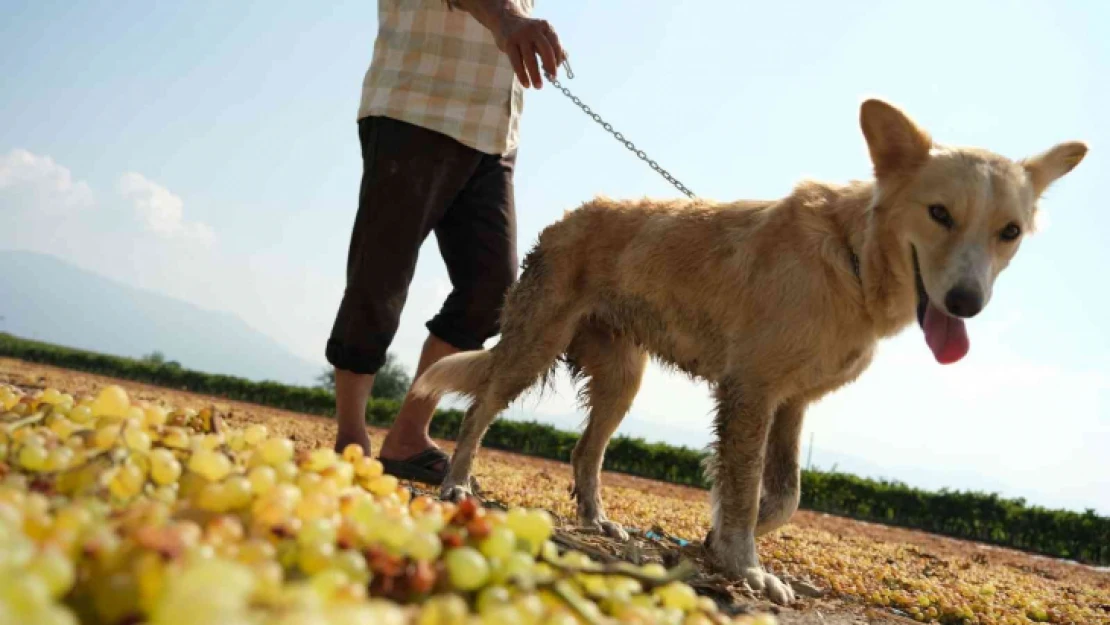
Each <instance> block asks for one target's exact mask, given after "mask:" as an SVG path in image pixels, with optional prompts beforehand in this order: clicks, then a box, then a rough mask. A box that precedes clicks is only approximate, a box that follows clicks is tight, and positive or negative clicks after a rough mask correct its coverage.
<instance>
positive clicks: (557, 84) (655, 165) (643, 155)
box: [547, 60, 694, 198]
mask: <svg viewBox="0 0 1110 625" xmlns="http://www.w3.org/2000/svg"><path fill="white" fill-rule="evenodd" d="M563 65H564V67H566V70H567V78H574V72H573V71H571V69H570V63H569V62H568V61H566V60H564V61H563ZM547 80H548V82H550V83H551V84H552V85H554V86H555V88H556V89H558V90H559V91H562V92H563V95H565V96H567V97H568V98H570V100H571V102H574V103H575V104H577V105H578V107H579V108H581V109H582V110H583V111H584V112H585V113H586V115H589V116H590V117H591V118H592V119H593V120H594V121H595V122H597V123H598V124H600V125H601V127H602V128H604V129H605V130H608V131H609V133H610V134H612V135H613V137H615V138H616V139H617V141H620V142H621V143H622V144H624V147H626V148H628V150H629V151H631V152H632V153H633V154H635V155H636V156H638V157H640V160H642V161H644V162H645V163H647V164H648V166H650V167H651V168H652V169H654V170H655V172H656V173H658V174H659V175H660V176H663V178H665V179H666V180H667V182H669V183H671V184H673V185H674V186H675V187H676V188H677V189H678V190H679V191H681V192H682V193H684V194H686V197H689V198H693V197H694V192H693V191H691V190H690V189H688V188H687V187H686V185H684V184H682V183H681V182H679V181H678V179H676V178H675V177H674V176H672V175H671V174H670V172H668V171H667V170H665V169H663V168H662V167H660V166H659V164H658V163H656V162H655V161H654V160H652V159H651V158H649V157H648V155H647V153H646V152H644V151H643V150H641V149H639V148H637V147H636V145H635V144H634V143H632V142H631V141H629V140H628V139H625V138H624V135H623V134H621V133H620V132H617V131H616V130H614V129H613V125H612V124H610V123H609V122H607V121H605V120H604V119H602V118H601V116H600V115H598V114H597V113H595V112H593V110H592V109H591V108H590V107H589V106H586V104H585V103H584V102H583V101H582V100H580V99H579V98H578V96H576V95H574V94H573V93H571V92H570V90H569V89H567V88H566V87H564V86H563V84H562V83H560V82H559V80H558V79H557V78H555V77H554V76H552V75H550V74H548V76H547Z"/></svg>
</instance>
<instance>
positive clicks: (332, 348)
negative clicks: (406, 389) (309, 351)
mask: <svg viewBox="0 0 1110 625" xmlns="http://www.w3.org/2000/svg"><path fill="white" fill-rule="evenodd" d="M325 356H326V357H327V359H328V362H329V363H331V365H332V366H333V367H335V368H336V369H342V370H344V371H350V372H351V373H358V374H363V375H373V374H375V373H377V372H378V370H379V369H381V368H382V365H384V364H385V354H384V353H382V352H378V351H369V350H365V349H359V348H357V347H352V346H350V345H343V344H342V343H340V342H339V341H337V340H335V339H328V346H327V349H326V350H325Z"/></svg>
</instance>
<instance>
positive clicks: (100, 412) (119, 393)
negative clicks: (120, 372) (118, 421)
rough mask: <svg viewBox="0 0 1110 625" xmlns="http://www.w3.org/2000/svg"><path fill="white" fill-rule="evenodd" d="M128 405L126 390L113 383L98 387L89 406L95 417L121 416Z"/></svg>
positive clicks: (129, 402) (124, 414)
mask: <svg viewBox="0 0 1110 625" xmlns="http://www.w3.org/2000/svg"><path fill="white" fill-rule="evenodd" d="M130 407H131V401H130V400H129V399H128V398H127V391H125V390H123V389H122V388H120V387H119V386H117V385H115V384H110V385H108V386H105V387H104V388H102V389H100V392H99V393H97V395H96V399H94V400H93V402H92V405H91V406H90V408H92V413H93V416H96V417H103V416H114V417H123V416H126V415H127V410H128V409H129V408H130Z"/></svg>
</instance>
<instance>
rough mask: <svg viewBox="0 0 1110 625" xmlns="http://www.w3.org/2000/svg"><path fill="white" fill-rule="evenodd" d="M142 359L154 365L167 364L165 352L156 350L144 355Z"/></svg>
mask: <svg viewBox="0 0 1110 625" xmlns="http://www.w3.org/2000/svg"><path fill="white" fill-rule="evenodd" d="M142 361H143V362H146V363H150V364H152V365H161V364H165V362H166V355H165V354H163V353H162V352H160V351H157V350H155V351H153V352H150V353H149V354H147V355H146V356H143V358H142Z"/></svg>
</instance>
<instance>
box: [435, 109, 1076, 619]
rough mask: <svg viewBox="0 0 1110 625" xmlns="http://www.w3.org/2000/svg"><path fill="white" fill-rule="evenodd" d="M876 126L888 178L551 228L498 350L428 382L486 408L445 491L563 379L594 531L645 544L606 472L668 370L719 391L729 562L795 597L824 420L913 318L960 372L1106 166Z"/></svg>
mask: <svg viewBox="0 0 1110 625" xmlns="http://www.w3.org/2000/svg"><path fill="white" fill-rule="evenodd" d="M859 110H860V113H859V124H860V127H861V129H862V134H863V138H864V140H865V142H866V145H867V148H868V151H869V153H870V159H871V165H872V166H873V179H872V180H869V181H852V182H849V183H846V184H827V183H821V182H814V181H804V182H801V183H800V184H798V185H797V186H796V187H795V188H794V189H793V190H792V192H791V193H790V194H789V195H788V196H786V197H784V198H782V199H779V200H774V201H738V202H730V203H718V202H710V201H706V200H697V199H694V200H672V201H653V200H647V199H644V200H638V201H614V200H609V199H604V198H599V199H595V200H593V201H591V202H588V203H586V204H583V205H582V206H580V207H579V208H578V209H576V210H573V211H570V212H568V213H566V214H565V215H564V217H563V218H562V219H560V220H559V221H556V222H555V223H553V224H551V225H549V226H548V227H546V228H545V229H544V230H543V231H542V232H541V233H540V235H539V239H538V242H537V243H536V245H535V246H534V247H533V248H532V249H531V251H529V253H528V254H527V255H526V257H525V259H524V262H523V267H522V272H521V276H520V279H519V280H518V281H517V282H516V283H515V284H514V286H513V287H512V288H511V289H510V290H509V291H508V293H507V294H506V297H505V301H504V306H503V310H502V314H501V327H500V329H501V337H500V340H499V341H498V342H497V344H496V345H495V346H493V347H492V348H490V349H489V350H475V351H466V352H460V353H457V354H454V355H452V356H448V357H446V358H444V359H442V360H440V361H439V362H437V363H436V364H435V365H433V366H432V367H430V368H429V369H428V370H427V371H426V372H425V373H424V374H423V375H422V376H420V377H419V379H418V380H417V381H416V384H415V386H414V393H415V394H416V395H417V396H418V397H423V398H439V397H442V396H443V395H444V394H446V393H458V394H461V395H464V396H468V397H469V398H470V399H471V402H472V403H471V404H470V407H469V408H468V410H467V412H466V416H465V418H464V420H463V422H462V425H461V427H460V432H459V437H458V443H457V447H456V450H455V453H454V455H453V456H452V458H451V463H450V469H449V471H448V475H447V477H446V479H445V480H444V481H443V484H442V486H441V493H440V494H441V496H442V497H443V498H445V499H449V500H455V501H457V500H460V499H462V498H464V497H468V496H470V491H469V490H468V488H467V486H466V485H467V484H469V483H470V482H469V477H470V472H471V465H472V463H473V461H474V456H475V454H476V452H477V449H478V447H479V445H480V443H481V440H482V437H483V435H484V434H485V432H486V430H487V428H488V427H489V425H490V423H491V422H492V421H493V419H494V418H495V417H496V416H497V414H498V413H499V412H501V411H502V410H503V409H505V408H506V407H507V406H508V405H509V404H510V403H511V402H512V401H513V400H514V399H515V398H517V397H518V396H519V395H520V394H521V393H522V392H524V391H525V390H527V389H529V388H530V387H532V386H533V385H535V384H536V383H537V382H541V381H548V380H549V379H550V378H549V376H550V375H552V373H553V371H554V370H555V368H557V367H558V366H559V365H560V364H561V363H562V364H565V365H566V366H567V367H568V368H569V369H570V371H571V372H572V374H573V375H575V376H576V377H577V378H578V379H579V380H581V381H583V382H584V386H583V387H582V396H583V400H584V403H586V404H587V406H588V408H589V417H588V422H587V425H586V428H585V430H584V432H583V433H582V436H581V438H580V440H579V441H578V443H577V444H576V446H575V448H574V451H573V453H572V456H571V464H572V465H573V471H574V486H573V489H572V496H573V497H575V498H576V499H577V513H578V520H579V522H580V523H582V524H583V525H586V526H592V527H596V528H598V529H600V530H602V531H604V532H606V533H607V534H610V535H612V536H614V537H619V538H627V533H626V532H625V531H624V530H623V528H621V527H620V526H619V525H618V524H616V523H614V522H612V521H610V520H609V519H607V518H606V516H605V512H604V508H603V504H602V500H601V496H600V494H599V480H600V472H601V466H602V459H603V456H604V452H605V448H606V446H607V444H608V442H609V439H610V437H611V436H612V434H613V432H614V431H615V430H616V429H617V426H618V425H619V424H620V422H621V420H622V419H623V417H624V415H625V413H627V412H628V410H629V407H630V406H631V404H632V401H633V399H634V397H635V396H636V393H637V391H638V390H639V386H640V382H641V379H642V376H643V372H644V369H645V367H646V365H647V363H648V359H649V358H652V357H654V358H655V359H657V361H659V362H660V363H663V364H665V365H668V366H671V367H674V368H676V369H677V370H679V371H682V372H685V373H686V374H688V375H690V376H692V377H694V378H695V379H704V380H705V381H707V383H708V384H709V386H710V388H711V390H712V393H713V395H714V399H715V403H716V415H715V419H714V431H715V441H714V443H713V444H712V447H711V451H712V453H711V454H710V456H709V458H708V459H707V462H706V473H707V477H708V478H709V480H710V483H711V491H710V496H711V501H712V504H713V508H712V509H713V516H712V529H711V530H710V533H709V536H708V537H707V540H706V547H707V549H708V551H709V554H710V556H711V562H712V563H713V564H714V565H715V566H716V567H718V568H719V569H720V570H721V571H722V572H724V573H726V574H728V575H730V576H733V577H735V578H738V579H743V580H746V581H747V582H748V583H749V584H750V585H751V586H752V587H753V588H754V589H756V590H762V591H763V592H764V594H765V595H766V596H767V597H768V598H769V599H770V600H772V601H773V602H775V603H778V604H787V603H790V602H793V600H794V592H793V589H792V588H791V587H790V586H789V585H788V584H785V583H783V582H782V581H781V580H780V579H778V578H777V577H775V576H774V575H772V574H771V573H768V572H767V571H765V570H764V568H763V567H762V565H761V564H760V560H759V557H758V554H757V553H756V537H757V536H760V535H762V534H765V533H767V532H770V531H772V530H774V529H776V528H778V527H780V526H782V525H783V524H785V523H786V522H787V521H788V520H789V519H790V518H791V516H792V515H793V514H794V512H795V511H796V510H797V507H798V501H799V495H800V492H799V491H800V467H799V462H798V456H799V451H800V434H801V429H802V420H803V417H804V415H805V411H806V408H807V406H809V405H810V404H812V403H813V402H815V401H816V400H818V399H820V398H821V397H822V396H824V395H826V394H828V393H830V392H831V391H833V390H836V389H838V388H840V387H842V386H844V385H845V384H848V383H850V382H852V381H853V380H855V379H856V378H857V377H858V376H859V375H860V374H861V373H863V371H864V370H865V369H866V368H867V367H868V365H869V364H870V362H871V359H872V355H873V353H874V349H875V346H876V344H877V342H878V341H879V340H880V339H884V338H887V337H890V336H892V335H894V334H896V333H899V332H900V331H902V330H903V329H905V328H906V327H907V326H909V325H911V324H912V323H913V321H914V318H915V317H916V320H917V322H918V325H919V326H920V328H921V330H922V332H923V335H924V338H925V343H926V344H927V345H928V347H929V349H930V351H931V352H932V353H933V356H934V358H935V359H936V360H937V361H938V362H939V363H942V364H949V363H953V362H956V361H958V360H960V359H961V358H962V357H963V356H964V355H965V354H966V353H967V351H968V348H969V341H968V336H967V332H966V326H965V323H966V320H967V319H970V318H972V317H974V316H975V315H976V314H978V313H979V312H980V311H982V310H983V308H984V307H985V306H986V305H987V303H988V302H989V301H990V298H991V293H992V291H993V287H994V283H995V280H996V279H997V278H998V275H999V274H1000V273H1001V272H1002V271H1003V270H1004V269H1005V268H1006V267H1007V265H1008V264H1009V263H1010V261H1011V259H1013V257H1014V254H1016V253H1017V251H1018V248H1019V247H1020V245H1021V242H1022V239H1023V238H1024V237H1025V236H1026V235H1027V234H1028V233H1030V232H1031V231H1032V230H1033V225H1034V218H1035V215H1036V211H1037V201H1038V199H1039V198H1040V197H1041V195H1042V194H1043V193H1044V191H1045V189H1047V188H1048V187H1049V185H1051V184H1052V183H1054V182H1055V181H1056V180H1057V179H1059V178H1060V177H1062V176H1064V175H1065V174H1067V173H1068V172H1070V171H1071V170H1072V169H1073V168H1074V167H1075V166H1076V165H1078V164H1079V162H1080V161H1081V160H1082V159H1083V157H1084V156H1085V155H1086V153H1087V145H1086V144H1085V143H1082V142H1065V143H1060V144H1058V145H1056V146H1055V147H1052V148H1051V149H1049V150H1047V151H1045V152H1043V153H1040V154H1038V155H1035V156H1031V157H1029V158H1025V159H1022V160H1018V161H1015V160H1010V159H1008V158H1005V157H1002V156H999V155H997V154H994V153H991V152H988V151H986V150H982V149H977V148H959V147H949V146H945V145H940V144H937V143H935V142H934V141H933V139H932V138H931V136H930V134H929V133H928V132H927V131H925V130H924V129H922V128H921V127H920V126H919V125H918V124H917V123H916V122H915V121H914V120H912V119H911V118H910V117H909V116H907V115H906V114H905V113H904V112H903V111H902V110H900V109H899V108H898V107H896V106H895V105H893V104H890V103H888V102H885V101H882V100H878V99H868V100H866V101H864V102H863V103H862V104H861V106H860V109H859Z"/></svg>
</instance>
